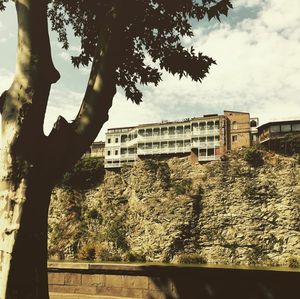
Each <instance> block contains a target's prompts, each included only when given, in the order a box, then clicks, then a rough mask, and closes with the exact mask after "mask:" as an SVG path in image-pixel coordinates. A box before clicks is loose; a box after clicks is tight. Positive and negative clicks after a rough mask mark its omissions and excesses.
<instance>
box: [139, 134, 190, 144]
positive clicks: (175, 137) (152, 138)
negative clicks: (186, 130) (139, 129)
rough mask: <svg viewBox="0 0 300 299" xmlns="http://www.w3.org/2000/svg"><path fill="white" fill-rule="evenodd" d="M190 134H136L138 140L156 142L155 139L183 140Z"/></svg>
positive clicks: (188, 137)
mask: <svg viewBox="0 0 300 299" xmlns="http://www.w3.org/2000/svg"><path fill="white" fill-rule="evenodd" d="M190 138H191V134H177V135H176V134H164V135H151V136H141V135H139V136H138V141H139V142H152V141H153V142H155V141H156V142H157V141H168V140H185V139H190Z"/></svg>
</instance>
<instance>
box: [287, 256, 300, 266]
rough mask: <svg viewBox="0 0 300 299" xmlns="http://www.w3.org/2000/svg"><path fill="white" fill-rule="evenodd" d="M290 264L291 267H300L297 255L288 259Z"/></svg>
mask: <svg viewBox="0 0 300 299" xmlns="http://www.w3.org/2000/svg"><path fill="white" fill-rule="evenodd" d="M288 265H289V267H290V268H299V267H300V263H299V260H298V259H297V258H295V257H290V258H289V259H288Z"/></svg>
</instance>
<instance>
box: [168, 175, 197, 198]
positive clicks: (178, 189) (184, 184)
mask: <svg viewBox="0 0 300 299" xmlns="http://www.w3.org/2000/svg"><path fill="white" fill-rule="evenodd" d="M191 186H192V180H191V179H182V180H176V181H173V182H172V183H171V188H172V190H173V191H174V192H175V194H176V195H183V194H187V193H188V192H189V191H190V190H191Z"/></svg>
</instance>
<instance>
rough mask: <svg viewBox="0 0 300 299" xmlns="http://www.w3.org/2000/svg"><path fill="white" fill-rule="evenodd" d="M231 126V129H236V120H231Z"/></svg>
mask: <svg viewBox="0 0 300 299" xmlns="http://www.w3.org/2000/svg"><path fill="white" fill-rule="evenodd" d="M231 126H232V129H233V130H236V129H237V122H236V121H233V122H232V123H231Z"/></svg>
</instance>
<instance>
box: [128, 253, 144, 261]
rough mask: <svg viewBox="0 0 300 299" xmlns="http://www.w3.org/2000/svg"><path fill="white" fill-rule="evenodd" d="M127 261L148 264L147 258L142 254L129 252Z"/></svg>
mask: <svg viewBox="0 0 300 299" xmlns="http://www.w3.org/2000/svg"><path fill="white" fill-rule="evenodd" d="M125 260H126V261H128V262H132V263H134V262H136V263H144V262H146V257H145V256H144V255H142V254H138V253H133V252H128V253H127V255H126V256H125Z"/></svg>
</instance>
